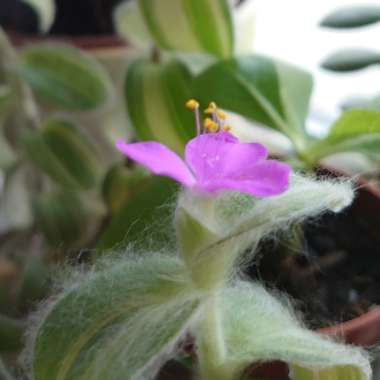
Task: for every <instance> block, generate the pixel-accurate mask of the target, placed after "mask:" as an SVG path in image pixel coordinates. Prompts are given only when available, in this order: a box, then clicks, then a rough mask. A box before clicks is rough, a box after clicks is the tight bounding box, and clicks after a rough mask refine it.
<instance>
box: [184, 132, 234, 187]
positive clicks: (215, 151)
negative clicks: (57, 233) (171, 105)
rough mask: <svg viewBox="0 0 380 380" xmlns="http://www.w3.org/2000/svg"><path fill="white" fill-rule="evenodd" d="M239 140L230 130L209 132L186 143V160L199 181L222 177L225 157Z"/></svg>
mask: <svg viewBox="0 0 380 380" xmlns="http://www.w3.org/2000/svg"><path fill="white" fill-rule="evenodd" d="M238 142H239V140H238V139H237V138H236V137H234V136H233V135H231V133H228V132H218V133H208V134H203V135H200V136H197V137H195V138H194V139H192V140H190V141H189V142H188V143H187V144H186V150H185V161H186V163H187V164H188V165H189V167H190V169H191V170H192V171H193V173H194V174H195V177H196V179H197V181H198V182H203V181H206V180H211V179H213V178H221V177H222V176H223V175H222V174H223V167H224V158H225V156H226V154H227V153H228V152H229V150H230V149H231V147H233V146H234V145H237V144H238Z"/></svg>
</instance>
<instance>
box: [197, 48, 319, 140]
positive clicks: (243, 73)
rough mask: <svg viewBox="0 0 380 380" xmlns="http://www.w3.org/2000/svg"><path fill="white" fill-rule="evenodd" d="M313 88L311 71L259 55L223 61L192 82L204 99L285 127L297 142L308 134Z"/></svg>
mask: <svg viewBox="0 0 380 380" xmlns="http://www.w3.org/2000/svg"><path fill="white" fill-rule="evenodd" d="M311 90H312V77H311V76H310V74H309V73H307V72H305V71H303V70H300V69H298V68H296V67H294V66H290V65H288V64H285V63H283V62H280V61H276V60H273V59H271V58H268V57H264V56H260V55H254V56H245V57H241V58H235V59H228V60H224V61H220V62H218V63H216V64H214V65H213V66H211V67H209V68H208V69H207V70H206V71H204V72H203V73H201V75H200V76H198V77H197V78H196V79H195V81H194V85H193V92H194V95H195V97H197V98H198V99H200V100H201V102H202V103H204V104H208V102H210V101H211V100H213V101H215V102H216V103H217V104H218V105H219V106H220V107H223V108H225V109H229V110H231V111H233V112H236V113H238V114H240V115H242V116H245V117H247V118H249V119H252V120H254V121H256V122H259V123H261V124H264V125H265V126H268V127H271V128H275V129H278V130H280V131H282V132H283V133H284V134H286V135H288V136H289V137H290V138H292V139H293V141H295V142H300V140H302V139H303V137H304V135H305V130H304V122H305V118H306V115H307V112H308V106H309V100H310V95H311Z"/></svg>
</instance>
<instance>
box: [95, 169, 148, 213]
mask: <svg viewBox="0 0 380 380" xmlns="http://www.w3.org/2000/svg"><path fill="white" fill-rule="evenodd" d="M148 179H149V174H148V172H147V171H146V170H145V169H143V168H142V167H141V166H139V167H135V168H133V169H130V168H127V167H126V166H121V165H116V166H114V167H112V168H111V169H110V170H109V171H108V173H107V175H106V176H105V178H104V182H103V187H102V193H103V198H104V201H105V202H106V204H107V206H108V208H109V209H110V211H111V213H113V214H115V213H116V212H118V211H119V210H120V209H121V208H122V207H123V206H124V205H125V203H126V202H127V201H128V200H129V199H130V198H131V196H133V194H135V193H136V192H138V191H140V189H141V188H142V187H143V186H144V184H145V182H146V181H147V180H148Z"/></svg>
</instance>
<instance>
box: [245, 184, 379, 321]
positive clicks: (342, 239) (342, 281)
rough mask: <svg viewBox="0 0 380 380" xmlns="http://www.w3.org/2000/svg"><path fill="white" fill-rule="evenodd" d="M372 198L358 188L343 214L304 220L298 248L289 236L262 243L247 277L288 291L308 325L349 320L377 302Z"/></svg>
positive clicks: (375, 225)
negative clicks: (308, 220) (357, 194)
mask: <svg viewBox="0 0 380 380" xmlns="http://www.w3.org/2000/svg"><path fill="white" fill-rule="evenodd" d="M374 198H375V197H374V196H373V194H371V193H368V192H367V191H365V190H362V191H361V194H360V196H359V197H358V198H357V199H356V200H355V203H354V205H353V206H352V207H350V208H348V209H347V210H346V211H345V212H343V213H340V214H332V213H328V214H326V215H324V216H322V217H320V218H318V219H316V220H314V221H311V222H308V223H307V224H305V225H304V233H303V234H302V235H301V238H300V239H299V240H300V244H299V245H298V247H295V246H294V244H293V245H292V246H290V244H289V243H287V240H286V239H287V236H280V237H279V238H278V239H277V241H267V242H265V243H263V244H262V245H261V248H260V255H259V256H258V257H261V259H259V260H258V262H257V263H256V264H253V265H252V266H251V267H250V268H249V270H248V273H249V275H250V276H251V277H252V278H260V279H261V280H262V281H264V282H265V283H266V284H267V285H268V286H270V287H275V288H276V289H280V290H283V291H285V292H286V293H288V294H290V295H291V297H292V298H294V299H295V302H296V308H297V309H298V310H301V312H302V313H303V314H304V318H305V320H306V321H308V323H309V326H310V327H312V328H320V327H326V326H330V325H333V324H337V323H340V322H344V321H347V320H350V319H353V318H355V317H357V316H360V315H361V314H363V313H365V312H367V311H368V310H370V309H371V308H372V307H373V306H375V305H378V304H380V269H379V268H380V234H379V226H380V224H379V222H380V220H379V219H380V215H379V214H378V212H379V210H377V209H376V205H377V204H378V203H379V200H376V199H374ZM371 204H372V209H371ZM377 207H380V206H377ZM373 208H375V209H373ZM288 236H289V234H288ZM290 236H292V235H290ZM293 236H294V235H293ZM298 236H299V235H298ZM292 241H294V239H292Z"/></svg>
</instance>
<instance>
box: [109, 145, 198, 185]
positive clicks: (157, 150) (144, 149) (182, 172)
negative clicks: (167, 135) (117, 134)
mask: <svg viewBox="0 0 380 380" xmlns="http://www.w3.org/2000/svg"><path fill="white" fill-rule="evenodd" d="M116 148H117V149H118V150H119V151H120V152H122V153H123V154H125V155H126V156H127V157H129V158H130V159H131V160H134V161H136V162H138V163H139V164H141V165H143V166H145V167H146V168H148V169H149V170H150V171H151V172H153V173H154V174H157V175H163V176H167V177H170V178H173V179H175V180H176V181H178V182H180V183H181V184H182V185H184V186H186V187H192V186H193V185H194V184H195V178H194V176H193V175H192V173H191V172H190V170H189V168H188V167H187V166H186V164H185V162H184V161H183V160H182V159H181V158H180V157H179V156H177V154H175V153H174V152H173V151H171V150H170V149H168V148H167V147H166V146H165V145H162V144H160V143H158V142H154V141H147V142H138V143H133V144H126V143H125V142H124V141H123V140H118V141H117V142H116Z"/></svg>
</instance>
